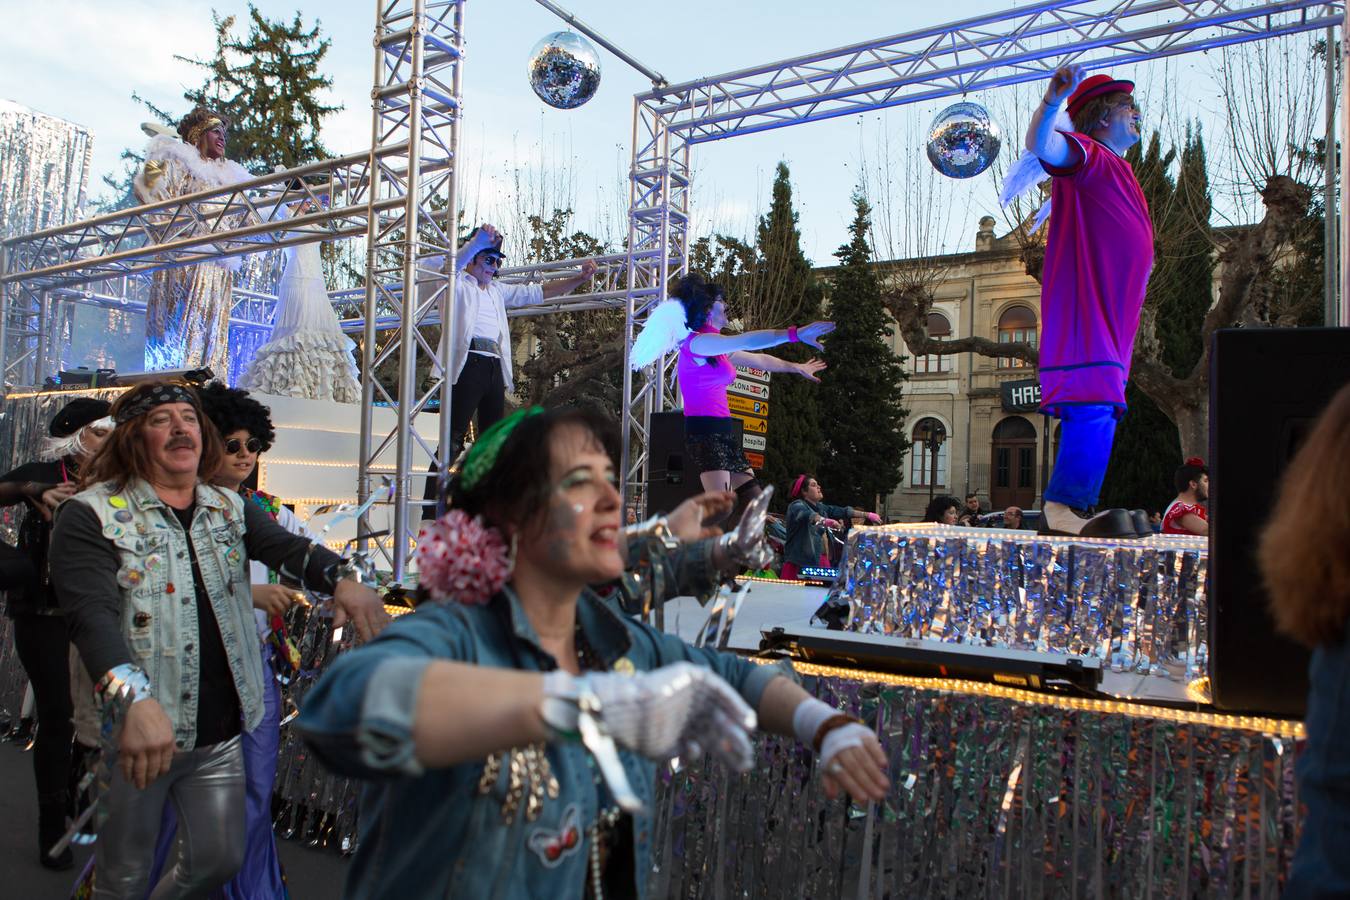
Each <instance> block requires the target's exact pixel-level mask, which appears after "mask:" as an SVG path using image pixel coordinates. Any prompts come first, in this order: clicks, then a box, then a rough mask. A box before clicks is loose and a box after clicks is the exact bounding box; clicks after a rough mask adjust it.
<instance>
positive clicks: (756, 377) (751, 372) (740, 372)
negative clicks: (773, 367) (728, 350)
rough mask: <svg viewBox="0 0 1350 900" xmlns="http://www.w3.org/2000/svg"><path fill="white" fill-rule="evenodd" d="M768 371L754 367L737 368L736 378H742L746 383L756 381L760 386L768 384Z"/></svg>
mask: <svg viewBox="0 0 1350 900" xmlns="http://www.w3.org/2000/svg"><path fill="white" fill-rule="evenodd" d="M769 374H770V373H769V370H768V369H756V368H755V367H754V366H737V367H736V376H737V377H738V378H744V379H745V380H746V381H758V382H759V383H760V384H768V383H769Z"/></svg>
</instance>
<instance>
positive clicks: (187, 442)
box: [164, 437, 197, 450]
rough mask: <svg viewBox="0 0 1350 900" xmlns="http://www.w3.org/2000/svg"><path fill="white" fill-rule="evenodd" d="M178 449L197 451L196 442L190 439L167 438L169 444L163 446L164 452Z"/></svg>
mask: <svg viewBox="0 0 1350 900" xmlns="http://www.w3.org/2000/svg"><path fill="white" fill-rule="evenodd" d="M180 447H186V448H187V449H189V450H196V449H197V442H196V441H194V440H193V439H192V438H190V437H176V438H169V442H168V443H167V444H165V445H164V449H165V450H177V449H178V448H180Z"/></svg>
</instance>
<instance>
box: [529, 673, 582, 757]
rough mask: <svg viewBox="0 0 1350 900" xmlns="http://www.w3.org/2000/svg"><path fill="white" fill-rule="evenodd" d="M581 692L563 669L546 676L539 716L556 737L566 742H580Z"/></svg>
mask: <svg viewBox="0 0 1350 900" xmlns="http://www.w3.org/2000/svg"><path fill="white" fill-rule="evenodd" d="M580 698H581V691H580V688H579V687H578V685H577V680H576V679H575V678H573V677H572V676H571V675H569V674H568V673H567V672H564V671H563V670H562V669H554V670H553V671H552V672H547V673H545V674H544V702H543V703H542V704H541V705H540V707H539V715H540V716H541V717H542V718H543V720H544V724H545V725H546V726H547V727H548V729H549V730H550V731H552V732H553V733H554V734H555V735H557V736H558V737H560V738H563V739H565V740H573V741H575V740H580V738H581V733H580V732H579V731H578V730H577V720H578V719H579V718H580V717H581V708H580V706H579V705H578V702H579V700H580Z"/></svg>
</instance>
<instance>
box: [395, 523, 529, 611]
mask: <svg viewBox="0 0 1350 900" xmlns="http://www.w3.org/2000/svg"><path fill="white" fill-rule="evenodd" d="M513 550H514V548H508V547H507V544H506V541H504V540H503V539H502V533H501V532H500V531H498V530H497V529H496V528H494V527H492V526H491V525H488V524H486V523H485V522H483V520H482V518H481V517H478V516H470V515H468V514H467V513H465V512H464V511H463V510H459V509H452V510H450V511H449V512H447V513H446V514H445V515H443V516H441V517H440V518H439V519H437V520H435V521H434V522H423V523H422V528H421V530H420V531H418V533H417V549H416V550H415V551H414V552H413V559H414V560H416V562H417V571H418V583H419V584H420V585H421V586H422V587H424V588H425V589H426V591H427V594H428V596H430V597H431V599H433V600H437V601H443V600H458V601H459V602H460V603H477V604H483V603H487V602H488V600H489V599H491V598H492V596H493V595H494V594H496V593H497V592H498V591H500V590H501V589H502V586H503V585H505V584H506V580H507V579H508V578H510V577H511V570H512V569H514V568H515V558H514V557H515V553H514V552H513Z"/></svg>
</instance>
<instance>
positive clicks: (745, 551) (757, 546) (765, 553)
mask: <svg viewBox="0 0 1350 900" xmlns="http://www.w3.org/2000/svg"><path fill="white" fill-rule="evenodd" d="M772 497H773V485H768V486H766V487H765V488H764V490H762V491H760V492H759V495H758V496H757V497H755V499H753V500H751V501H750V502H749V504H747V505H746V507H745V512H743V513H742V514H741V521H740V522H739V523H738V524H737V525H736V529H735V530H734V531H730V532H728V533H726V534H724V535H722V536H721V537H720V538H718V539H717V543H718V546H720V547H721V548H722V550H723V552H725V553H726V555H727V558H728V559H730V560H731V561H732V562H734V563H735V564H736V565H737V566H739V567H740V568H742V569H763V568H766V567H767V566H768V565H769V563H771V562H773V551H772V550H770V549H769V542H768V539H767V538H766V537H765V534H764V525H765V522H766V521H767V520H768V517H769V500H770V499H771V498H772Z"/></svg>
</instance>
